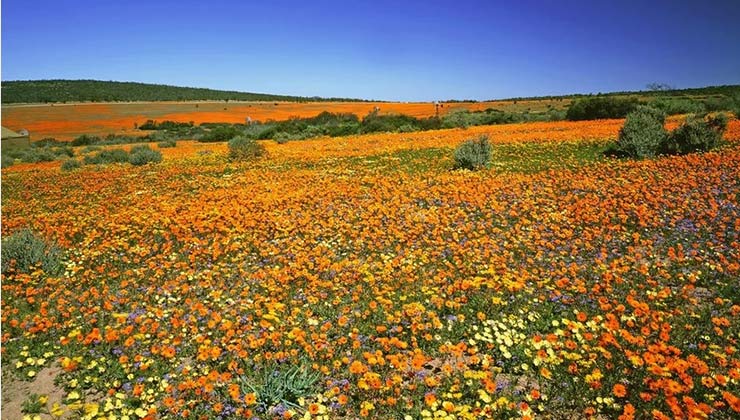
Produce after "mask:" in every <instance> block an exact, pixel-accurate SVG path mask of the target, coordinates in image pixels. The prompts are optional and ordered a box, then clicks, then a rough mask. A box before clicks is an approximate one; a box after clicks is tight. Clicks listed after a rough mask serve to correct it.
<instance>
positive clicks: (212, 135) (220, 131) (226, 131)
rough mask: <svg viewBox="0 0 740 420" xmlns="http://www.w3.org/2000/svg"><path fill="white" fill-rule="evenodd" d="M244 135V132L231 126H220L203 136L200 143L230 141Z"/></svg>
mask: <svg viewBox="0 0 740 420" xmlns="http://www.w3.org/2000/svg"><path fill="white" fill-rule="evenodd" d="M241 134H242V130H239V129H238V128H236V127H234V126H230V125H219V126H216V127H214V128H212V129H211V130H210V131H208V132H206V133H205V134H203V136H202V137H201V138H200V139H199V140H198V141H200V142H205V143H208V142H217V141H228V140H231V139H233V138H234V137H237V136H239V135H241Z"/></svg>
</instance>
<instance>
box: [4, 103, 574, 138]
mask: <svg viewBox="0 0 740 420" xmlns="http://www.w3.org/2000/svg"><path fill="white" fill-rule="evenodd" d="M568 104H570V100H569V99H562V100H557V99H542V100H525V101H493V102H475V103H443V104H441V106H440V109H439V112H440V114H444V113H447V112H450V111H452V110H455V109H468V110H484V109H487V108H496V109H500V110H502V111H508V112H523V111H526V110H529V111H532V112H537V111H547V110H548V109H563V108H565V107H567V105H568ZM375 107H378V108H379V109H380V113H381V114H391V113H401V114H407V115H411V116H414V117H430V116H432V115H434V114H435V107H434V104H433V103H430V102H425V103H388V102H306V103H298V102H130V103H78V104H33V105H3V106H2V124H3V126H5V127H9V128H11V129H14V130H20V129H22V128H25V129H27V130H28V131H29V132H30V133H31V139H32V140H40V139H42V138H45V137H55V138H57V139H60V140H71V139H73V138H75V137H77V136H79V135H81V134H97V135H104V134H108V133H125V134H136V133H143V132H142V131H139V130H136V129H135V128H134V127H135V125H137V124H142V123H143V122H145V121H146V120H148V119H153V120H159V121H163V120H171V121H178V122H188V121H193V122H194V123H196V124H200V123H203V122H228V123H242V122H244V121H245V120H246V119H247V117H249V118H251V119H252V120H253V121H265V120H268V119H272V120H285V119H288V118H290V117H311V116H314V115H317V114H319V113H321V112H322V111H329V112H349V113H352V114H356V115H358V116H360V117H362V116H364V115H366V114H368V113H369V112H371V111H372V110H373V109H375Z"/></svg>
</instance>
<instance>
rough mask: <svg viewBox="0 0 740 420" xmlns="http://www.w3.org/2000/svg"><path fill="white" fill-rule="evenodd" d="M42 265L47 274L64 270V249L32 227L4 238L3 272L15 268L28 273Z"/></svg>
mask: <svg viewBox="0 0 740 420" xmlns="http://www.w3.org/2000/svg"><path fill="white" fill-rule="evenodd" d="M34 267H40V268H41V269H43V270H44V272H45V273H46V274H50V275H56V274H59V273H61V271H62V268H63V266H62V250H61V248H59V246H57V245H56V244H54V243H52V242H49V241H47V240H45V239H44V238H43V237H41V236H39V235H37V234H35V233H33V232H32V231H31V230H30V229H21V230H20V231H17V232H15V233H14V234H12V235H10V236H8V237H5V238H3V240H2V273H3V274H5V273H7V272H9V271H10V270H11V268H14V269H15V270H17V271H19V272H24V273H27V272H29V271H30V270H31V269H32V268H34Z"/></svg>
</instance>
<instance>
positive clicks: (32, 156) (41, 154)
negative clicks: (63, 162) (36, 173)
mask: <svg viewBox="0 0 740 420" xmlns="http://www.w3.org/2000/svg"><path fill="white" fill-rule="evenodd" d="M57 159H58V156H57V154H56V153H54V151H53V150H52V149H51V148H49V147H41V148H35V147H32V148H30V149H25V151H24V152H23V154H22V155H21V160H22V161H24V162H28V163H38V162H51V161H54V160H57Z"/></svg>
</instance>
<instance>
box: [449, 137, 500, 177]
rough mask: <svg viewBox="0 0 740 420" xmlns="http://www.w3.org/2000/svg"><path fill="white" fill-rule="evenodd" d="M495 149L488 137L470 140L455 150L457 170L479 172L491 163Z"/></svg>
mask: <svg viewBox="0 0 740 420" xmlns="http://www.w3.org/2000/svg"><path fill="white" fill-rule="evenodd" d="M492 150H493V148H492V147H491V143H490V142H489V141H488V137H487V136H480V137H478V138H477V139H473V140H468V141H466V142H464V143H462V144H461V145H459V146H457V149H455V169H469V170H477V169H482V168H485V167H487V166H488V165H489V163H490V162H491V152H492Z"/></svg>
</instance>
